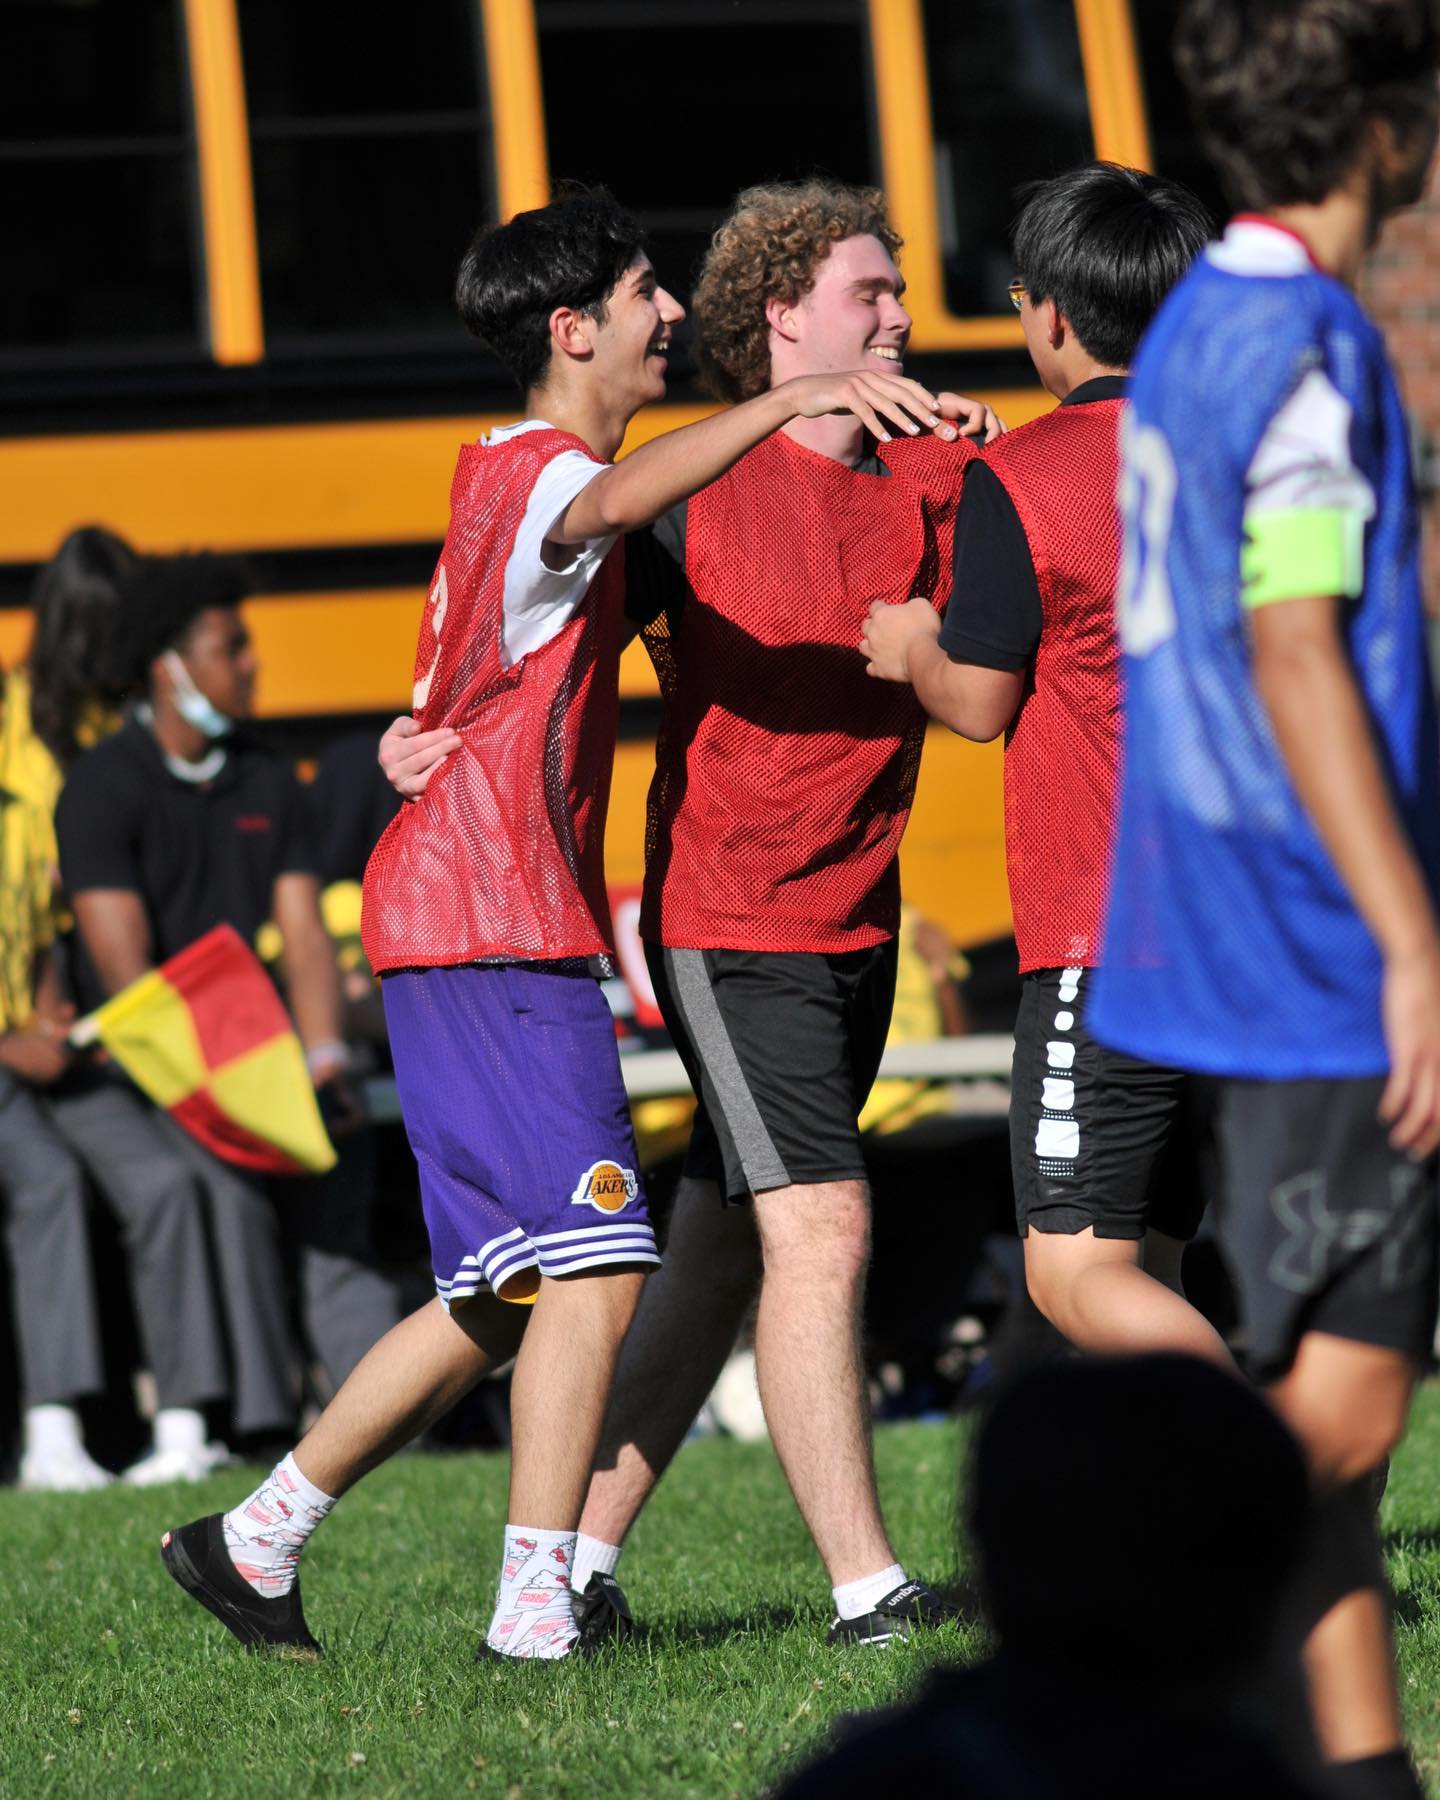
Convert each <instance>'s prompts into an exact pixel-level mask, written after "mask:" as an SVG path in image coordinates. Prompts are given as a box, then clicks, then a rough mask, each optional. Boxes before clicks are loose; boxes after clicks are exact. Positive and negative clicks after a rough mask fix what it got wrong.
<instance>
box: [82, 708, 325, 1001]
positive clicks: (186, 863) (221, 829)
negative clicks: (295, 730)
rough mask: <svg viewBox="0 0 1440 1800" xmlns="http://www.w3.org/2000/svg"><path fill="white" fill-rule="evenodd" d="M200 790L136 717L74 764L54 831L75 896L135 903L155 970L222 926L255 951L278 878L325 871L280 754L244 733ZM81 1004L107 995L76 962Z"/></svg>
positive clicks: (299, 794)
mask: <svg viewBox="0 0 1440 1800" xmlns="http://www.w3.org/2000/svg"><path fill="white" fill-rule="evenodd" d="M225 751H226V754H225V763H224V767H223V768H222V769H221V770H220V772H219V773H218V774H217V775H216V776H215V777H214V779H213V780H211V781H208V782H205V783H203V784H199V783H195V782H188V781H182V780H181V778H180V777H179V776H178V775H172V774H171V772H170V770H169V769H168V768H167V767H166V764H165V759H164V756H163V755H162V754H161V751H160V746H159V745H158V744H157V743H156V741H155V739H154V737H153V735H152V734H151V732H150V730H149V728H148V727H147V726H146V725H144V724H142V723H141V721H140V720H139V719H138V718H135V717H131V718H130V719H129V720H127V721H126V723H125V724H124V725H123V726H122V727H121V729H120V730H119V731H117V732H116V733H115V735H114V736H113V737H111V738H107V739H106V740H105V742H104V743H102V744H97V745H96V747H95V748H94V749H93V750H88V751H87V752H86V753H85V754H84V755H83V756H82V757H81V758H80V759H79V761H78V762H77V763H76V764H75V766H74V768H73V769H72V770H71V771H70V774H69V777H68V779H67V780H66V783H65V786H64V789H63V790H62V792H61V795H60V804H59V806H58V808H57V809H56V814H55V829H56V834H57V836H58V837H59V840H60V875H61V880H62V882H63V883H64V886H65V889H66V891H67V892H68V893H70V894H72V895H74V894H83V893H85V892H86V891H87V890H90V889H94V888H121V889H124V890H126V891H128V892H130V893H134V894H138V895H139V896H140V898H141V900H142V901H143V902H144V905H145V912H146V916H147V918H148V919H149V921H150V934H151V942H152V946H153V951H154V956H155V961H156V962H157V963H159V962H164V961H165V959H166V958H167V957H169V956H173V955H174V954H175V953H176V951H177V950H183V949H184V948H185V946H186V945H187V944H193V943H194V941H195V939H196V938H198V937H201V936H203V935H204V933H205V932H207V931H209V930H211V929H212V927H214V926H216V925H220V924H228V925H233V926H234V928H235V929H236V931H238V932H239V933H240V935H241V937H243V938H244V939H245V941H246V942H247V943H249V944H253V943H254V942H255V934H256V932H257V931H258V930H259V929H260V927H261V926H262V925H263V924H264V923H265V921H266V920H267V919H268V918H270V917H271V914H272V912H273V894H274V887H275V881H276V878H277V877H278V876H281V875H290V874H297V875H315V876H318V874H319V864H318V860H317V858H316V855H315V852H314V848H313V845H312V842H311V831H310V820H309V814H308V809H307V807H306V803H305V795H304V790H303V789H302V788H301V786H300V783H299V782H298V781H297V780H296V778H295V774H294V772H293V770H292V769H291V768H290V766H289V764H288V763H286V762H285V761H284V760H283V759H282V758H281V757H278V756H275V755H272V754H271V752H270V751H268V750H262V749H261V748H260V747H259V746H258V745H257V744H252V743H249V742H247V741H246V739H245V738H244V737H242V736H238V735H237V736H236V737H233V738H230V739H227V741H226V745H225ZM74 983H75V988H76V994H75V999H76V1003H77V1004H78V1005H79V1006H80V1007H81V1008H82V1009H83V1010H86V1011H88V1010H89V1009H90V1008H91V1007H93V1006H98V1005H99V1004H100V1002H101V1001H102V1000H103V999H105V998H106V996H105V994H104V992H103V991H102V990H101V988H100V984H99V982H98V980H97V978H96V976H95V973H94V970H93V969H92V968H91V966H90V963H89V959H88V957H85V956H83V955H80V956H77V957H75V959H74Z"/></svg>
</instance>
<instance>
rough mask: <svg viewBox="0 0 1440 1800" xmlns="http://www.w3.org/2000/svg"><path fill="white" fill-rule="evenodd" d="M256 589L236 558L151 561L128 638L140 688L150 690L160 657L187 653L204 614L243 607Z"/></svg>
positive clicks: (206, 555)
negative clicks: (188, 641)
mask: <svg viewBox="0 0 1440 1800" xmlns="http://www.w3.org/2000/svg"><path fill="white" fill-rule="evenodd" d="M254 585H255V584H254V577H253V575H252V572H251V570H250V568H249V566H248V565H247V564H246V563H245V562H244V561H243V560H242V559H241V558H240V557H238V556H217V555H215V554H214V553H213V552H210V551H193V552H190V553H188V554H186V555H183V556H147V557H146V558H145V559H144V563H143V565H142V567H141V570H140V574H139V580H138V583H137V594H136V605H135V608H134V616H135V628H134V630H133V631H132V632H130V633H129V634H128V635H129V651H130V666H131V669H132V671H133V676H134V679H135V681H136V682H137V684H140V685H145V684H148V681H149V671H150V664H151V663H152V662H154V660H155V659H156V657H157V656H163V655H164V654H165V652H166V651H167V650H180V651H183V650H184V648H185V641H186V639H187V638H188V637H189V635H190V631H191V629H192V627H193V626H194V624H195V621H196V620H197V619H198V618H199V617H200V615H201V613H203V612H211V611H213V610H215V609H217V608H230V607H236V606H239V604H240V602H241V601H242V600H244V599H245V598H246V597H247V596H248V595H250V594H251V593H253V591H254Z"/></svg>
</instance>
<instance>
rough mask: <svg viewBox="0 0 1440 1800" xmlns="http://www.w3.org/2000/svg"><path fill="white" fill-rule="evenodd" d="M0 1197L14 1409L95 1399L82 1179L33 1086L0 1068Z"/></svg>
mask: <svg viewBox="0 0 1440 1800" xmlns="http://www.w3.org/2000/svg"><path fill="white" fill-rule="evenodd" d="M0 1196H3V1217H4V1234H5V1248H6V1250H7V1252H8V1253H9V1258H10V1273H11V1279H12V1281H13V1284H14V1295H15V1333H16V1336H17V1338H18V1339H19V1350H20V1403H21V1405H22V1407H31V1406H47V1405H57V1404H67V1403H69V1402H71V1401H74V1400H78V1399H80V1398H81V1397H82V1396H83V1395H85V1394H97V1393H100V1392H101V1391H102V1390H103V1389H104V1386H105V1373H104V1368H103V1366H102V1363H101V1359H100V1332H99V1325H98V1323H97V1315H96V1307H95V1284H94V1277H93V1273H92V1269H91V1261H90V1233H89V1229H88V1227H87V1224H86V1219H85V1208H86V1199H85V1176H84V1172H83V1171H82V1170H81V1168H80V1165H79V1164H78V1163H77V1162H76V1160H75V1158H74V1157H73V1156H72V1155H71V1154H70V1152H69V1151H68V1150H67V1149H66V1147H65V1145H64V1144H63V1143H62V1142H61V1140H60V1138H59V1137H58V1136H57V1135H56V1131H55V1128H54V1126H53V1125H52V1124H51V1122H50V1119H49V1117H48V1115H47V1113H46V1111H45V1107H44V1103H43V1102H42V1101H41V1100H40V1099H39V1098H38V1096H37V1093H36V1090H35V1089H33V1088H31V1087H30V1086H28V1084H27V1083H25V1082H23V1081H21V1080H20V1078H19V1077H18V1076H17V1075H15V1074H13V1073H12V1072H11V1071H10V1070H9V1069H0Z"/></svg>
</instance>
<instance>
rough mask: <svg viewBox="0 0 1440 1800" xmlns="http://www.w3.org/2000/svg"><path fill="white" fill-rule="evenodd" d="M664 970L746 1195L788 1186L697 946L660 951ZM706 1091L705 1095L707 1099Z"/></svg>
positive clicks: (703, 953) (781, 1164) (786, 1171)
mask: <svg viewBox="0 0 1440 1800" xmlns="http://www.w3.org/2000/svg"><path fill="white" fill-rule="evenodd" d="M663 954H664V957H665V962H666V966H667V967H668V969H669V971H670V984H671V987H672V989H673V990H674V993H675V997H676V999H678V1000H679V1002H680V1010H681V1012H682V1014H683V1015H684V1021H685V1029H686V1030H687V1031H688V1032H689V1034H690V1039H691V1042H692V1043H693V1044H694V1046H695V1048H696V1050H697V1051H698V1052H699V1054H700V1059H701V1062H702V1063H703V1065H704V1071H705V1075H706V1077H707V1079H708V1081H709V1084H710V1087H711V1088H712V1090H713V1094H714V1100H715V1103H716V1105H717V1106H718V1107H719V1108H720V1112H721V1114H722V1116H723V1118H724V1121H725V1129H726V1130H727V1131H728V1132H729V1133H730V1136H731V1138H732V1139H733V1140H734V1144H735V1153H736V1155H737V1156H738V1157H739V1158H740V1167H741V1168H742V1169H743V1170H744V1171H745V1179H746V1181H747V1182H748V1183H749V1186H750V1191H751V1192H752V1193H759V1192H761V1191H763V1190H764V1189H766V1188H777V1187H790V1186H791V1185H792V1183H791V1178H790V1171H789V1170H788V1169H787V1168H786V1167H785V1165H784V1163H783V1162H781V1160H780V1152H779V1151H778V1150H777V1149H776V1148H775V1144H774V1141H773V1140H772V1138H771V1136H770V1133H769V1132H768V1131H767V1130H766V1128H765V1121H764V1120H763V1119H762V1118H761V1117H760V1108H759V1107H758V1106H757V1105H756V1104H755V1096H754V1095H753V1094H752V1093H751V1092H750V1086H749V1083H748V1082H747V1081H746V1079H745V1071H744V1070H743V1069H742V1068H741V1067H740V1058H739V1057H738V1056H737V1055H736V1054H735V1046H734V1045H733V1044H732V1043H731V1042H730V1033H729V1032H728V1031H727V1030H726V1029H725V1020H724V1019H723V1018H722V1017H721V1013H720V1003H719V1001H717V1000H716V998H715V992H714V989H713V988H712V987H711V986H710V975H709V972H708V970H707V969H706V967H705V952H704V951H703V950H670V949H665V950H664V951H663ZM709 1098H710V1096H709V1095H707V1096H706V1099H707V1100H709Z"/></svg>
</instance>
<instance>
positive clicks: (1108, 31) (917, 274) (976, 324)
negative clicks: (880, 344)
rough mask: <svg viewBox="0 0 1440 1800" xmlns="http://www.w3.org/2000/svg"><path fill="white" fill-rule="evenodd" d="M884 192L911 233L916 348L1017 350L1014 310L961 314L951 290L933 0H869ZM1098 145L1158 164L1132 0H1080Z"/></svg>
mask: <svg viewBox="0 0 1440 1800" xmlns="http://www.w3.org/2000/svg"><path fill="white" fill-rule="evenodd" d="M866 4H867V12H868V17H869V26H870V57H871V67H872V70H873V75H874V83H873V85H874V95H875V109H876V117H877V119H878V121H879V137H880V155H881V167H882V168H883V170H884V176H885V195H886V198H887V200H888V201H889V205H890V216H891V218H892V220H893V221H894V224H895V229H896V230H897V231H898V232H899V233H900V235H901V236H902V237H903V238H904V239H905V281H906V288H905V305H906V307H907V309H908V310H909V312H910V316H911V318H912V319H913V320H914V325H913V328H912V330H911V335H910V343H911V347H912V348H913V349H915V350H1009V349H1013V348H1019V347H1022V346H1023V345H1024V342H1025V334H1024V330H1023V328H1022V326H1021V324H1020V321H1019V320H1018V319H1017V318H1015V317H1013V316H1012V315H1010V314H1009V313H1000V312H998V311H997V312H996V313H995V314H994V315H991V314H981V315H977V316H970V317H962V316H961V315H959V314H956V313H953V312H951V310H950V307H949V303H948V301H947V300H946V297H945V267H944V259H943V257H942V255H941V251H940V242H941V239H940V213H939V199H938V196H937V193H936V185H935V159H934V148H933V147H934V141H935V130H934V121H933V118H932V115H931V110H930V73H929V69H928V67H927V62H926V55H925V20H924V10H923V9H924V0H866ZM1073 4H1074V8H1075V23H1076V28H1077V31H1078V34H1079V39H1080V56H1081V62H1082V64H1083V66H1084V70H1085V96H1086V100H1087V102H1088V105H1089V111H1090V127H1091V131H1092V134H1093V136H1094V140H1095V155H1096V156H1097V157H1098V158H1101V159H1103V160H1105V161H1109V162H1120V163H1127V164H1129V165H1130V166H1131V167H1132V168H1139V169H1148V168H1149V167H1150V134H1149V129H1148V127H1147V124H1146V118H1145V99H1144V89H1143V87H1142V85H1141V80H1140V63H1139V56H1138V52H1137V46H1136V39H1135V29H1134V23H1133V21H1132V19H1131V15H1130V4H1129V0H1073Z"/></svg>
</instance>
